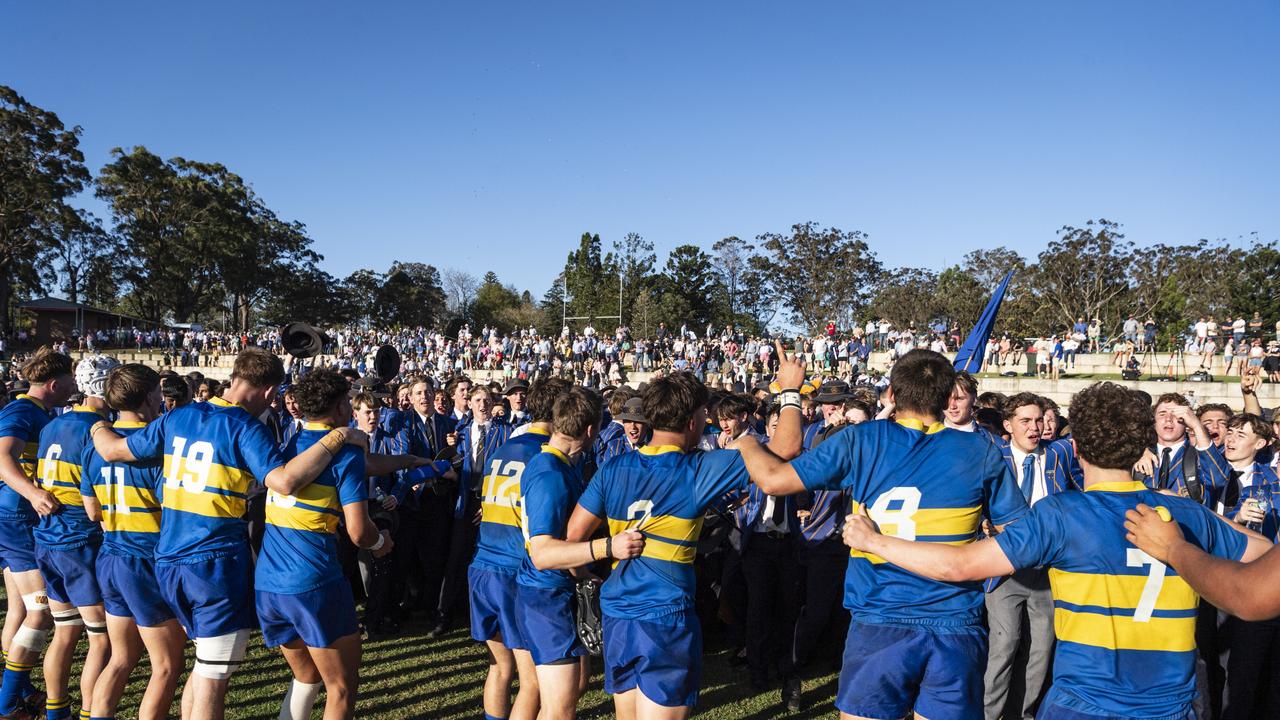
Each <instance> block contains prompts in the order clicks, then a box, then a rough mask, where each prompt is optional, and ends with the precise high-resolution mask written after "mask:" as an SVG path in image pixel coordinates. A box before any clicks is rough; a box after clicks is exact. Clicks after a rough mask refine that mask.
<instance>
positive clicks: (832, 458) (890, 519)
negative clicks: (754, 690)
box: [738, 350, 1027, 720]
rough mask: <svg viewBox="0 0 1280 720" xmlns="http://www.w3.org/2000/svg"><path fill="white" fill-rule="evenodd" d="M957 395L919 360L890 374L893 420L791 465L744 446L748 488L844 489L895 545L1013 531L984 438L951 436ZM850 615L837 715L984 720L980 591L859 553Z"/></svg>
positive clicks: (949, 372)
mask: <svg viewBox="0 0 1280 720" xmlns="http://www.w3.org/2000/svg"><path fill="white" fill-rule="evenodd" d="M955 384H956V373H955V369H954V368H952V366H951V363H950V361H948V360H947V359H946V358H945V357H943V356H942V355H940V354H938V353H936V352H933V351H930V350H912V351H910V352H908V353H906V354H905V355H903V356H902V358H900V359H899V360H898V361H897V362H896V363H895V364H894V366H893V372H892V375H891V377H890V385H889V389H888V391H887V396H886V400H887V402H888V403H892V404H894V405H895V406H896V408H897V416H896V420H894V421H875V422H867V423H862V424H860V425H855V426H853V427H851V428H848V429H846V430H843V431H841V432H839V433H836V435H834V436H833V437H831V438H828V439H827V440H826V441H825V442H823V443H822V444H821V445H819V446H818V447H817V448H815V449H813V450H810V451H809V452H807V453H805V454H804V455H802V456H800V457H799V458H797V459H796V460H794V461H792V462H791V463H789V464H788V463H783V462H780V461H779V460H778V459H777V458H776V457H773V456H772V455H770V454H769V453H767V452H765V451H764V449H763V448H762V447H760V446H759V445H758V444H756V443H755V441H754V440H751V439H749V438H744V439H743V440H740V441H738V442H739V447H740V449H741V452H742V457H743V461H744V462H745V463H746V466H747V468H748V470H749V471H750V474H751V480H752V482H754V483H756V484H757V485H759V486H760V487H761V488H762V489H764V491H765V492H767V493H769V494H772V495H783V494H789V493H794V492H801V491H805V490H837V489H842V488H843V489H847V490H848V491H849V494H850V496H851V499H852V500H853V503H854V507H855V508H859V507H865V508H868V509H869V512H870V513H871V517H872V518H874V519H875V520H876V521H877V522H879V523H880V524H881V525H882V526H883V527H885V528H886V529H890V530H891V531H892V532H894V533H896V534H897V535H898V536H900V537H906V538H910V539H920V540H924V541H927V542H930V543H938V544H950V545H961V544H965V543H969V542H972V541H973V539H974V537H975V536H976V535H977V531H978V527H979V524H980V523H981V520H982V517H983V515H984V514H985V515H986V516H987V517H988V519H989V520H990V521H991V522H992V523H993V524H995V525H997V526H1000V525H1003V524H1005V523H1009V522H1012V521H1014V520H1017V519H1018V518H1019V517H1021V516H1022V515H1024V514H1025V513H1026V512H1027V503H1026V500H1024V499H1023V497H1022V493H1021V492H1020V491H1019V490H1018V487H1017V484H1016V483H1015V482H1014V481H1013V477H1012V473H1011V472H1010V470H1009V468H1008V466H1007V465H1006V464H1005V462H1004V461H1003V460H1002V459H1001V457H1000V451H999V450H998V449H997V448H996V446H995V444H994V443H992V442H991V441H990V440H988V439H987V438H985V437H983V436H981V435H978V434H976V433H966V432H961V431H958V430H951V429H946V428H944V426H943V424H942V418H943V412H944V411H945V410H946V408H947V406H948V404H949V403H950V399H951V394H952V391H953V390H954V388H955ZM845 607H846V608H848V609H849V611H850V613H851V614H852V618H853V619H852V622H851V623H850V625H849V633H848V635H847V637H846V640H845V654H844V663H843V669H842V670H841V673H840V684H839V690H838V694H837V697H836V707H837V708H839V709H840V712H841V717H842V718H846V719H847V718H900V717H903V716H904V715H906V714H907V713H908V712H911V711H913V710H914V711H915V712H916V713H917V714H918V715H919V716H922V717H925V718H928V719H929V720H979V719H980V718H981V717H982V697H983V685H982V676H983V669H984V667H985V666H986V659H987V634H986V629H985V628H984V627H983V624H982V609H983V593H982V586H981V585H980V584H978V583H975V582H966V583H944V582H936V581H933V580H928V579H925V578H921V577H919V576H917V575H915V574H913V573H910V572H908V571H906V570H904V569H902V568H900V567H898V566H896V565H894V564H892V563H888V562H886V561H885V559H884V558H882V557H879V556H877V555H874V554H870V553H863V552H859V551H854V552H852V553H851V554H850V558H849V565H848V570H847V571H846V574H845Z"/></svg>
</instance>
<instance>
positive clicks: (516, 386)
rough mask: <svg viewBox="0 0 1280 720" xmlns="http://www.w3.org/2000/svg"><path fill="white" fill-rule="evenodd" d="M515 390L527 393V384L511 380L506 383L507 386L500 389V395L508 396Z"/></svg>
mask: <svg viewBox="0 0 1280 720" xmlns="http://www.w3.org/2000/svg"><path fill="white" fill-rule="evenodd" d="M517 390H523V391H525V392H529V383H527V382H525V381H524V380H521V379H520V378H512V379H510V380H508V381H507V386H506V387H504V388H503V389H502V394H503V395H510V394H511V393H513V392H516V391H517Z"/></svg>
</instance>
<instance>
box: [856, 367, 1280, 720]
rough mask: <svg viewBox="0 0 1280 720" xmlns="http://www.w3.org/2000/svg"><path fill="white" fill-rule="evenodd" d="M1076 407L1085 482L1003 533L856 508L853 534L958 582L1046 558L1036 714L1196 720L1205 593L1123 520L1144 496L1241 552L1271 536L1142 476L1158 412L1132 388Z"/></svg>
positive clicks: (919, 569)
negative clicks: (906, 524) (940, 537)
mask: <svg viewBox="0 0 1280 720" xmlns="http://www.w3.org/2000/svg"><path fill="white" fill-rule="evenodd" d="M1070 415H1071V428H1072V440H1073V442H1074V443H1075V447H1076V452H1077V457H1078V459H1079V462H1080V464H1081V467H1082V469H1083V471H1084V492H1080V493H1057V494H1054V495H1050V496H1049V497H1047V498H1045V499H1043V500H1041V501H1040V502H1037V503H1036V505H1035V507H1034V508H1032V510H1031V511H1030V513H1028V514H1027V515H1026V516H1025V517H1023V518H1021V519H1019V520H1018V521H1017V522H1014V523H1012V524H1011V525H1009V526H1008V527H1007V528H1005V529H1004V531H1003V532H1001V533H1000V534H998V535H997V536H996V537H995V538H994V539H988V540H983V541H981V542H977V543H970V544H966V545H962V546H958V547H956V546H950V545H945V544H940V543H928V542H912V541H910V540H909V539H904V538H897V537H893V536H891V535H883V534H881V533H880V532H879V530H878V529H877V527H876V524H875V522H873V520H874V518H871V517H868V516H867V514H866V513H865V512H859V513H858V514H856V515H850V516H849V517H848V518H846V521H845V530H844V538H845V542H846V543H847V544H849V545H850V546H851V547H853V548H854V549H855V550H856V551H861V552H867V553H875V554H876V555H878V556H880V557H883V558H884V559H885V560H888V561H889V562H892V563H894V564H896V565H898V566H899V567H903V568H906V569H907V570H910V571H911V572H914V573H918V574H920V575H923V576H925V577H930V578H934V579H937V580H942V581H948V582H965V581H972V580H978V579H982V578H988V577H997V576H1003V575H1008V574H1010V573H1012V572H1014V571H1015V570H1017V569H1019V568H1026V567H1035V566H1039V565H1043V566H1046V567H1048V568H1049V581H1050V585H1051V587H1052V590H1053V599H1054V608H1055V609H1054V615H1055V622H1054V627H1055V631H1056V634H1057V641H1058V642H1057V646H1056V650H1055V654H1054V663H1053V673H1054V678H1053V685H1052V687H1051V688H1050V690H1049V693H1048V694H1047V695H1046V697H1045V699H1044V702H1043V705H1042V706H1041V708H1040V711H1039V713H1038V714H1037V717H1038V718H1042V719H1048V720H1055V719H1058V718H1061V719H1063V720H1106V719H1110V718H1117V717H1123V718H1160V719H1162V720H1183V719H1184V718H1185V719H1186V720H1192V719H1193V718H1195V711H1194V709H1193V707H1192V702H1193V700H1194V699H1195V697H1196V681H1195V662H1196V643H1195V626H1196V606H1197V604H1198V603H1199V597H1198V596H1197V595H1196V593H1195V591H1194V590H1192V588H1191V587H1190V586H1189V585H1188V584H1187V581H1186V580H1184V579H1183V578H1182V577H1180V576H1179V575H1178V574H1177V573H1176V571H1171V570H1170V568H1168V567H1167V566H1166V564H1165V563H1163V562H1161V561H1160V560H1158V559H1156V558H1155V557H1154V556H1152V555H1149V554H1147V553H1146V552H1144V551H1142V550H1141V549H1139V548H1136V547H1133V546H1132V545H1131V544H1130V543H1128V542H1126V541H1125V530H1124V527H1123V525H1122V523H1121V518H1122V517H1124V516H1125V514H1126V513H1127V512H1129V511H1131V510H1133V509H1134V508H1135V507H1138V506H1140V505H1150V506H1159V507H1160V508H1161V510H1160V512H1163V517H1164V518H1165V519H1167V520H1170V521H1171V522H1169V525H1170V526H1171V527H1176V528H1181V529H1182V531H1183V532H1185V533H1187V535H1188V536H1189V538H1190V542H1192V543H1194V544H1195V545H1196V546H1198V547H1200V548H1202V549H1203V550H1205V551H1207V552H1209V553H1211V554H1213V555H1216V556H1218V557H1222V558H1228V559H1232V560H1245V561H1248V560H1251V559H1253V558H1256V557H1258V556H1260V555H1261V554H1262V553H1263V552H1265V551H1266V550H1267V549H1268V548H1269V547H1270V545H1271V544H1270V542H1269V541H1267V540H1266V539H1265V538H1263V537H1262V536H1260V535H1258V534H1256V533H1247V534H1246V532H1242V531H1240V530H1237V529H1235V526H1234V525H1233V524H1232V523H1230V522H1228V521H1227V520H1225V519H1224V518H1222V517H1220V516H1217V515H1215V514H1214V513H1212V512H1211V511H1209V510H1208V509H1207V508H1205V507H1204V506H1202V505H1200V504H1199V503H1196V502H1195V501H1193V500H1191V499H1189V498H1183V497H1177V496H1175V495H1172V494H1161V493H1158V492H1156V491H1154V490H1151V489H1148V488H1147V487H1146V486H1145V485H1144V484H1143V483H1141V482H1138V481H1135V480H1133V479H1132V476H1131V475H1130V471H1131V469H1132V468H1133V464H1134V463H1135V462H1137V460H1138V458H1139V457H1141V456H1142V453H1143V451H1144V449H1145V448H1146V445H1147V443H1148V441H1149V439H1150V435H1151V433H1152V430H1151V428H1152V411H1151V409H1150V407H1148V406H1147V404H1146V403H1145V402H1143V401H1141V400H1140V399H1138V398H1137V397H1136V396H1135V394H1134V393H1133V392H1132V391H1131V390H1129V389H1127V388H1124V387H1122V386H1120V385H1116V384H1113V383H1098V384H1095V385H1093V386H1091V387H1089V388H1086V389H1085V390H1083V391H1081V392H1079V393H1077V394H1076V396H1075V398H1074V399H1073V400H1072V402H1071V413H1070ZM954 715H955V714H954V713H953V714H952V715H950V716H954ZM929 717H931V718H932V717H933V716H929Z"/></svg>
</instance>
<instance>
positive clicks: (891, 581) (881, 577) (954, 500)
mask: <svg viewBox="0 0 1280 720" xmlns="http://www.w3.org/2000/svg"><path fill="white" fill-rule="evenodd" d="M791 467H792V468H794V469H795V471H796V474H797V475H799V476H800V480H801V481H802V482H803V483H804V486H805V488H806V489H808V490H841V489H845V490H848V492H849V496H850V499H851V500H852V505H853V512H856V511H857V510H858V509H859V508H860V507H863V506H865V507H866V508H867V514H869V515H870V516H871V519H872V520H874V521H875V522H876V524H877V525H879V526H880V530H881V532H883V533H885V534H886V535H893V536H895V537H900V538H903V539H906V540H918V541H920V542H936V543H945V544H948V545H964V544H966V543H970V542H973V540H974V538H975V537H976V535H977V532H978V528H979V526H980V524H981V522H982V516H983V514H984V510H985V511H986V513H987V514H988V515H989V517H990V518H991V522H993V523H995V524H996V525H1003V524H1005V523H1008V522H1012V521H1014V520H1017V519H1018V518H1019V517H1022V516H1023V515H1024V514H1025V513H1026V512H1027V501H1026V500H1025V499H1023V497H1022V492H1021V491H1020V490H1019V489H1018V486H1017V483H1016V482H1015V481H1014V479H1013V472H1012V471H1011V470H1010V469H1009V466H1008V464H1007V463H1006V462H1004V460H1003V459H1002V458H1001V457H1000V450H999V449H998V448H997V447H996V446H995V444H994V443H992V442H991V441H990V440H988V439H987V438H985V437H982V436H981V435H978V434H976V433H967V432H961V431H959V430H948V429H944V427H943V425H942V423H937V424H935V425H933V426H931V427H928V428H925V427H924V426H923V425H922V424H921V423H919V422H914V423H911V422H910V421H902V422H893V421H889V420H873V421H871V422H865V423H861V424H859V425H854V426H851V427H847V428H845V429H844V430H842V431H840V432H838V433H836V434H834V435H832V436H830V437H828V438H827V439H826V440H824V441H823V442H822V443H821V444H819V445H818V446H817V447H815V448H814V449H812V450H810V451H808V452H806V453H804V454H803V455H801V456H800V457H798V458H796V459H795V460H792V461H791ZM844 605H845V607H846V608H848V609H849V611H850V612H851V613H853V617H854V619H855V620H862V621H865V622H873V623H874V622H889V623H892V622H898V621H907V622H911V623H913V624H918V625H937V626H945V625H953V626H954V625H974V624H977V623H979V622H981V621H982V609H983V594H982V583H977V582H969V583H945V582H939V581H936V580H929V579H927V578H923V577H920V576H919V575H916V574H914V573H911V572H907V571H906V570H903V569H902V568H900V567H898V566H896V565H893V564H891V563H886V562H885V561H884V559H883V558H881V557H878V556H876V555H872V554H870V553H864V552H860V551H857V550H854V551H852V552H850V554H849V568H848V570H847V571H846V573H845V583H844Z"/></svg>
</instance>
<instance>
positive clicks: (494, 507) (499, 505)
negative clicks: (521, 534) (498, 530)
mask: <svg viewBox="0 0 1280 720" xmlns="http://www.w3.org/2000/svg"><path fill="white" fill-rule="evenodd" d="M513 503H514V499H513V500H512V502H510V503H503V502H482V503H480V520H481V522H487V523H496V524H498V525H510V526H511V527H520V511H519V510H518V509H516V507H515V505H514V504H513Z"/></svg>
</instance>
